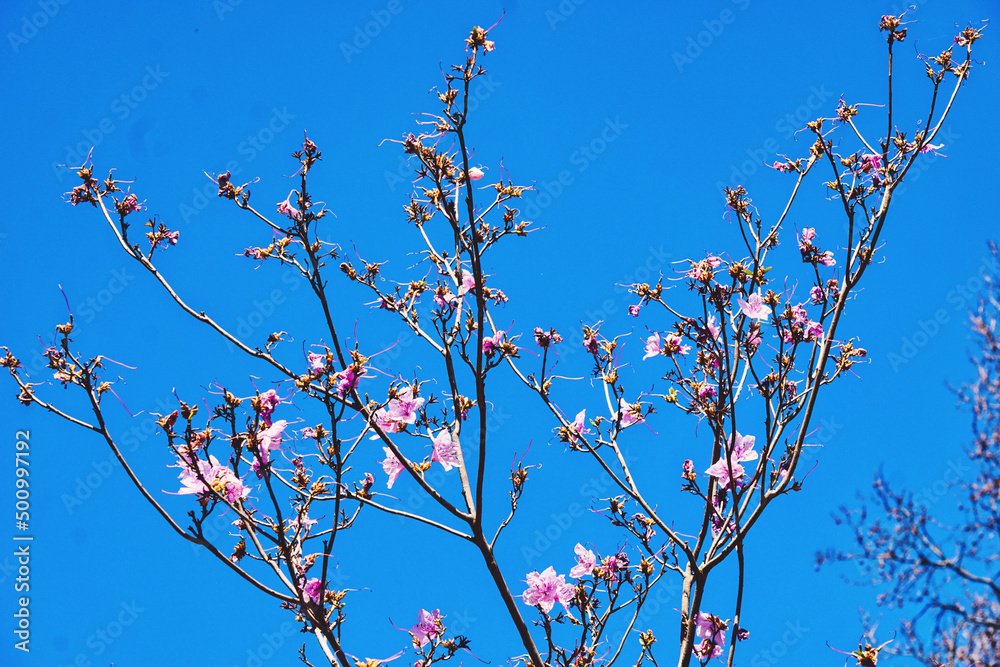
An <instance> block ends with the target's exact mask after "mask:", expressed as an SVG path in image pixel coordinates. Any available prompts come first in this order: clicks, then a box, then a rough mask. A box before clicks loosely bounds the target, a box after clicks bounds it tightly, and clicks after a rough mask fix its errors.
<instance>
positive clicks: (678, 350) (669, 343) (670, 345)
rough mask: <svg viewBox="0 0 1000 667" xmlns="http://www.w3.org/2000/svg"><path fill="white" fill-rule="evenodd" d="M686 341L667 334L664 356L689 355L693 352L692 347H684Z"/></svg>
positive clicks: (675, 335)
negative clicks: (683, 342)
mask: <svg viewBox="0 0 1000 667" xmlns="http://www.w3.org/2000/svg"><path fill="white" fill-rule="evenodd" d="M683 340H684V339H683V338H681V337H680V336H678V335H677V334H667V337H666V340H665V341H664V343H663V354H665V355H666V356H668V357H672V356H673V355H675V354H687V353H688V352H689V351H690V350H691V346H690V345H682V344H681V342H682V341H683Z"/></svg>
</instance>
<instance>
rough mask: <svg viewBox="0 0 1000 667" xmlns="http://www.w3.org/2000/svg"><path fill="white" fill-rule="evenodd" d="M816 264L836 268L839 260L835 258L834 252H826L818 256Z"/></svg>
mask: <svg viewBox="0 0 1000 667" xmlns="http://www.w3.org/2000/svg"><path fill="white" fill-rule="evenodd" d="M816 262H818V263H819V264H822V265H823V266H834V265H836V263H837V260H836V259H835V258H834V256H833V251H832V250H826V251H824V252H822V253H821V254H818V255H816Z"/></svg>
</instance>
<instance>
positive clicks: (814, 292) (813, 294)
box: [809, 285, 823, 305]
mask: <svg viewBox="0 0 1000 667" xmlns="http://www.w3.org/2000/svg"><path fill="white" fill-rule="evenodd" d="M809 299H810V300H811V301H812V302H813V305H819V304H821V303H823V288H822V287H820V286H819V285H813V287H812V289H811V290H809Z"/></svg>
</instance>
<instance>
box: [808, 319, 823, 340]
mask: <svg viewBox="0 0 1000 667" xmlns="http://www.w3.org/2000/svg"><path fill="white" fill-rule="evenodd" d="M805 332H806V340H815V339H817V338H822V337H823V325H822V324H820V323H819V322H813V321H811V320H810V321H809V322H806V326H805Z"/></svg>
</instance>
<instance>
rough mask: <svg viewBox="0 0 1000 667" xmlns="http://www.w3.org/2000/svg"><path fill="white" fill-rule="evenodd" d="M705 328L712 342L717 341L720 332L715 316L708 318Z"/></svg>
mask: <svg viewBox="0 0 1000 667" xmlns="http://www.w3.org/2000/svg"><path fill="white" fill-rule="evenodd" d="M705 328H706V329H708V333H709V335H710V336H711V337H712V340H719V334H720V333H721V330H720V329H719V322H718V320H716V319H715V315H709V316H708V320H707V321H706V322H705Z"/></svg>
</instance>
